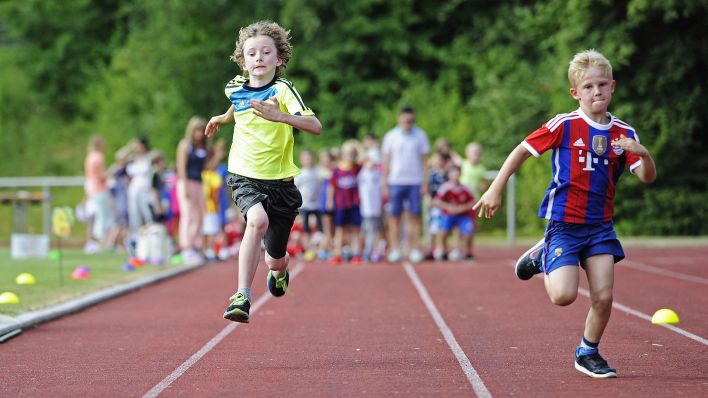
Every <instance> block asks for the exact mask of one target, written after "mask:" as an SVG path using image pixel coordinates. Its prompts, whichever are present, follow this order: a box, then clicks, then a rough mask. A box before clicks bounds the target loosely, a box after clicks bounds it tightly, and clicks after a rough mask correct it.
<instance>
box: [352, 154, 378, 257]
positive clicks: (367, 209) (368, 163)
mask: <svg viewBox="0 0 708 398" xmlns="http://www.w3.org/2000/svg"><path fill="white" fill-rule="evenodd" d="M377 156H379V157H378V158H377ZM380 156H381V155H380V152H379V153H378V155H377V152H375V151H367V152H366V155H365V158H364V162H363V164H362V168H361V170H360V171H359V176H358V177H357V179H358V184H359V202H360V211H361V217H362V222H361V230H362V233H363V235H364V252H363V259H364V261H373V262H378V261H379V260H381V258H382V255H383V253H382V252H381V250H383V249H384V247H382V245H381V243H383V240H382V239H381V238H382V232H383V174H382V173H381V167H380V166H381V158H380Z"/></svg>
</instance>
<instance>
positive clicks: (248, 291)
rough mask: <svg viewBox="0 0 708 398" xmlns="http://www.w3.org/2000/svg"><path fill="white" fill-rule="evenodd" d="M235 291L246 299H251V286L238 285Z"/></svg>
mask: <svg viewBox="0 0 708 398" xmlns="http://www.w3.org/2000/svg"><path fill="white" fill-rule="evenodd" d="M236 293H241V294H243V295H244V297H246V298H247V299H248V301H251V288H250V287H240V288H238V291H237V292H236Z"/></svg>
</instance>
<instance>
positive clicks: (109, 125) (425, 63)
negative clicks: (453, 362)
mask: <svg viewBox="0 0 708 398" xmlns="http://www.w3.org/2000/svg"><path fill="white" fill-rule="evenodd" d="M707 16H708V3H706V2H705V1H702V0H695V1H664V2H656V1H650V0H623V1H611V0H545V1H542V2H527V1H521V0H507V1H500V2H489V1H462V0H440V1H431V0H402V1H398V2H390V1H385V0H352V1H347V2H332V1H328V0H308V1H305V0H289V1H285V2H283V1H276V0H262V1H258V2H251V3H248V4H246V3H243V2H234V1H228V0H214V1H210V0H197V1H188V0H170V1H160V0H140V1H138V0H109V1H105V0H102V1H99V0H74V1H70V2H64V1H51V0H46V1H40V0H6V1H4V2H2V3H0V73H1V76H2V79H1V80H0V100H2V101H3V107H2V108H0V137H2V143H3V145H1V146H0V165H1V170H2V174H3V175H19V174H24V175H30V174H77V173H78V172H79V170H80V168H81V159H82V158H83V153H84V150H85V142H86V140H87V137H88V135H89V134H91V133H94V132H100V133H102V134H104V135H105V136H106V137H107V140H108V143H109V149H115V148H117V147H119V146H121V145H123V144H124V143H125V142H126V141H127V140H128V139H130V138H131V137H134V136H137V135H146V136H149V137H150V139H151V141H152V142H153V143H154V145H155V146H156V147H157V148H160V149H162V150H164V151H165V152H166V154H167V156H168V158H172V157H173V156H174V146H175V144H176V142H177V141H178V140H179V139H180V138H181V136H182V135H183V131H184V125H185V123H186V121H187V120H188V119H189V117H191V116H192V115H194V114H199V115H203V116H209V115H213V114H217V113H221V112H223V111H224V110H226V109H227V107H228V106H229V103H228V101H227V100H226V98H225V97H224V96H223V94H222V92H223V86H224V84H225V82H226V81H228V80H229V79H231V78H232V77H233V76H234V75H236V74H237V73H240V71H239V69H238V67H237V66H236V65H235V64H234V63H233V62H231V61H230V60H229V55H230V54H231V52H232V51H233V48H234V42H235V40H236V37H237V33H238V28H239V27H241V26H245V25H247V24H249V23H251V22H253V21H255V20H259V19H271V20H275V21H278V22H280V23H281V24H282V25H283V26H286V27H287V28H289V29H291V35H292V41H293V44H294V46H295V51H294V57H293V59H292V61H291V63H290V65H289V66H288V69H287V71H286V77H287V78H290V79H291V80H293V81H294V82H295V84H296V87H297V88H298V90H299V91H300V92H301V94H302V95H303V97H304V98H305V99H306V101H307V103H308V105H309V106H311V107H312V108H313V109H314V110H315V112H317V114H318V116H319V117H320V119H321V120H322V122H323V125H324V134H323V135H322V136H321V137H313V136H310V135H307V134H300V135H298V137H297V140H298V141H299V144H300V146H301V147H308V148H312V149H318V148H320V147H323V146H336V145H339V144H340V143H341V142H342V141H343V139H345V138H348V137H361V136H362V135H363V134H364V133H368V132H373V133H375V134H376V135H378V136H382V135H383V134H384V133H385V132H386V131H387V130H388V129H390V128H391V127H392V126H393V125H394V123H395V117H396V113H397V110H398V108H399V107H400V106H401V105H404V104H410V105H413V106H415V107H416V109H417V110H418V120H419V124H420V125H421V126H422V127H423V128H424V129H425V130H426V131H428V132H429V133H430V135H431V140H435V139H436V138H437V137H445V138H448V139H449V140H450V141H451V142H452V143H453V144H454V145H455V147H456V149H457V150H458V151H460V152H462V151H463V148H464V145H465V144H466V143H468V142H470V141H479V142H481V143H482V144H483V145H484V147H485V155H484V162H485V163H486V165H487V166H488V167H489V168H498V167H499V166H500V165H501V162H502V161H503V160H504V158H505V157H506V155H507V154H508V153H509V151H511V150H512V149H513V148H514V147H515V146H516V145H517V144H518V143H519V141H520V140H521V139H523V137H524V136H525V135H526V134H528V133H529V132H531V131H533V130H534V129H536V128H537V127H538V126H540V125H541V124H542V123H544V122H545V121H546V120H548V119H550V118H551V117H553V116H554V115H555V114H557V113H563V112H568V111H571V110H573V109H575V108H577V103H576V102H574V101H573V100H572V98H571V97H570V95H569V94H568V88H569V83H568V81H567V77H566V72H567V65H568V61H569V60H570V59H571V58H572V56H573V54H574V53H576V52H578V51H580V50H583V49H587V48H596V49H598V50H600V51H601V52H603V53H604V54H605V55H606V56H607V57H608V58H609V59H610V60H611V61H612V63H613V67H614V74H615V79H616V80H617V82H618V83H617V90H616V92H615V98H614V100H613V105H612V109H611V111H612V113H613V114H615V115H616V116H618V117H619V118H621V119H623V120H625V121H626V122H628V123H629V124H631V125H632V126H633V127H635V128H636V130H637V132H638V133H639V135H640V136H641V139H642V142H643V143H644V144H646V145H647V146H648V147H649V149H650V150H651V151H652V153H653V155H654V157H655V158H656V161H657V166H658V169H659V178H658V180H657V182H656V183H655V184H654V185H653V186H651V187H649V188H645V187H643V186H641V183H639V182H638V181H637V179H636V178H632V177H630V176H629V175H626V176H624V177H623V178H622V182H621V183H620V187H619V190H618V194H617V210H616V220H617V225H618V228H619V230H620V231H622V232H624V233H632V234H662V233H671V234H706V233H708V226H706V225H705V223H703V222H702V219H705V214H706V212H708V200H706V199H707V198H706V191H707V188H708V186H707V185H708V179H706V178H705V175H706V174H707V172H708V160H706V157H705V156H702V153H703V152H704V151H705V150H706V147H707V145H706V144H707V143H706V140H707V139H708V138H707V135H706V133H705V129H706V116H705V112H704V109H706V105H707V104H706V99H705V98H706V93H705V91H706V90H707V88H706V87H708V85H706V74H705V70H706V64H707V63H708V62H706V61H708V47H706V46H705V45H704V44H703V41H702V38H703V37H705V35H706V33H707V32H706V29H705V23H704V22H705V20H706V19H707V18H706V17H707ZM224 131H226V130H224ZM222 136H223V137H224V138H227V139H228V140H229V141H230V134H228V132H223V131H222ZM694 154H695V155H694ZM686 155H688V156H686ZM549 162H550V161H549V159H548V158H547V156H544V157H542V158H541V159H530V160H529V161H528V162H527V164H525V165H524V167H523V168H522V170H521V171H520V173H519V177H520V178H519V179H518V189H517V192H518V193H517V199H518V209H517V210H518V219H519V223H520V228H521V230H522V231H524V232H525V233H529V234H533V233H538V232H539V231H540V229H541V228H542V226H543V222H542V221H540V220H538V218H537V216H536V212H537V206H538V203H539V202H540V199H541V197H542V196H543V193H544V191H545V188H546V187H547V184H548V181H549V175H550V166H549ZM701 214H702V215H703V216H702V218H697V217H698V216H697V215H701ZM483 225H484V226H485V228H486V227H487V226H491V227H492V228H497V227H501V225H502V222H501V221H495V222H494V223H492V224H488V223H487V222H485V223H483Z"/></svg>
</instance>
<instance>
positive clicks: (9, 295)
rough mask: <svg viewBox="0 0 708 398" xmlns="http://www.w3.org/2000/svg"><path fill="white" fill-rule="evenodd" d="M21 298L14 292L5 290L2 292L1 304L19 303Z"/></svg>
mask: <svg viewBox="0 0 708 398" xmlns="http://www.w3.org/2000/svg"><path fill="white" fill-rule="evenodd" d="M19 302H20V298H19V297H17V295H16V294H15V293H13V292H4V293H2V294H0V304H18V303H19Z"/></svg>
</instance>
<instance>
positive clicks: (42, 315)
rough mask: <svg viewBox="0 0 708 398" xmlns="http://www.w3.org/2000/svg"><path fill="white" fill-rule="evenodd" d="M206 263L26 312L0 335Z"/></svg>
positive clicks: (89, 305) (3, 328)
mask: <svg viewBox="0 0 708 398" xmlns="http://www.w3.org/2000/svg"><path fill="white" fill-rule="evenodd" d="M204 265H205V264H199V265H189V266H184V267H179V268H175V269H171V270H169V271H164V272H160V273H158V274H155V275H151V276H147V277H144V278H140V279H136V280H134V281H132V282H127V283H124V284H120V285H116V286H113V287H109V288H107V289H103V290H99V291H97V292H94V293H90V294H87V295H85V296H82V297H79V298H76V299H73V300H70V301H67V302H65V303H62V304H58V305H55V306H52V307H49V308H45V309H42V310H37V311H32V312H27V313H24V314H22V315H19V316H17V317H15V320H16V321H17V322H15V323H13V324H11V325H8V326H3V327H0V336H1V335H4V334H5V333H8V332H10V331H12V330H16V329H25V328H30V327H34V326H38V325H40V324H42V323H45V322H49V321H51V320H54V319H57V318H61V317H63V316H66V315H69V314H73V313H75V312H79V311H82V310H84V309H86V308H88V307H91V306H93V305H96V304H98V303H101V302H103V301H106V300H110V299H112V298H114V297H117V296H122V295H124V294H126V293H129V292H132V291H133V290H137V289H140V288H142V287H145V286H147V285H151V284H153V283H156V282H160V281H162V280H165V279H168V278H172V277H174V276H177V275H181V274H183V273H185V272H189V271H193V270H195V269H197V268H199V267H202V266H204Z"/></svg>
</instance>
